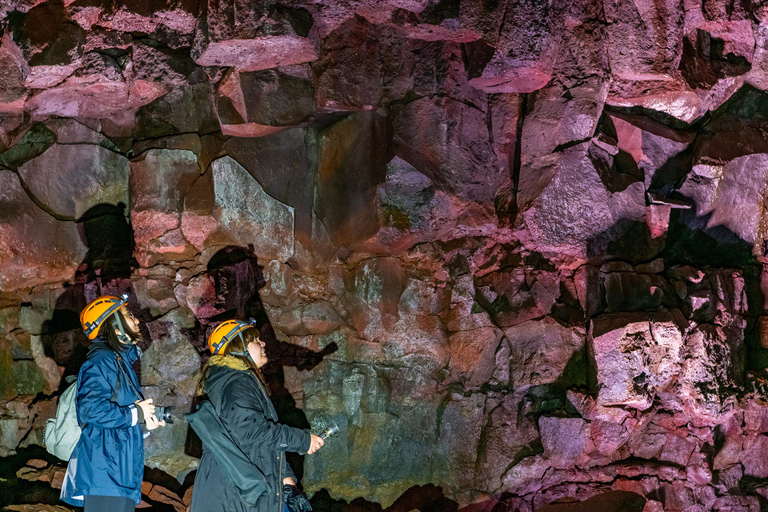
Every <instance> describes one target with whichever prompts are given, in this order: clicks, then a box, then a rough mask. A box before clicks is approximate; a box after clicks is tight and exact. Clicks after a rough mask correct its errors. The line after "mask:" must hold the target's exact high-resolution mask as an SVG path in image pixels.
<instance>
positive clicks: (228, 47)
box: [195, 36, 317, 71]
mask: <svg viewBox="0 0 768 512" xmlns="http://www.w3.org/2000/svg"><path fill="white" fill-rule="evenodd" d="M314 60H317V53H316V51H315V47H314V45H313V44H312V42H311V41H310V40H309V39H306V38H304V37H296V36H271V37H259V38H254V39H231V40H228V41H219V42H214V43H210V44H209V45H208V46H207V47H206V48H205V50H204V51H203V52H202V53H201V54H200V56H199V57H197V58H196V59H195V62H196V63H197V64H198V65H200V66H227V67H234V68H237V69H239V70H241V71H259V70H261V69H271V68H277V67H280V66H292V65H295V64H303V63H305V62H312V61H314Z"/></svg>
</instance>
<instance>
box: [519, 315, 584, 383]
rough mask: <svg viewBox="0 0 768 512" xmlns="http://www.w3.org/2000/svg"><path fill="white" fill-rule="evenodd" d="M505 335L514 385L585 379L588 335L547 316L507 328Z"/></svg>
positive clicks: (581, 380) (576, 381) (578, 381)
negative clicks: (585, 336) (581, 333)
mask: <svg viewBox="0 0 768 512" xmlns="http://www.w3.org/2000/svg"><path fill="white" fill-rule="evenodd" d="M504 334H505V336H506V337H507V339H508V340H509V346H510V374H511V378H512V383H513V384H514V386H516V387H518V386H538V385H541V384H550V383H553V382H563V383H566V382H567V383H569V384H576V383H583V382H585V379H586V361H585V359H584V354H583V350H584V346H585V345H584V337H583V335H580V334H579V333H578V332H574V331H572V330H570V329H568V328H566V327H563V326H562V325H560V324H559V323H557V322H556V321H554V320H552V319H551V318H545V319H544V320H532V321H529V322H525V323H522V324H519V325H516V326H514V327H509V328H506V329H505V330H504Z"/></svg>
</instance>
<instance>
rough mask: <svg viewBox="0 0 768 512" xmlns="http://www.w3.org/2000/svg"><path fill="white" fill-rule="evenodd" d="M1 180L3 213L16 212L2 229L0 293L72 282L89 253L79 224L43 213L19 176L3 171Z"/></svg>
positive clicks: (0, 238) (3, 221)
mask: <svg viewBox="0 0 768 512" xmlns="http://www.w3.org/2000/svg"><path fill="white" fill-rule="evenodd" d="M0 181H2V186H0V191H2V192H0V204H1V205H2V207H1V208H0V210H2V211H4V212H15V215H13V216H11V217H4V218H3V220H2V224H3V229H1V230H0V261H2V262H3V265H2V268H3V270H2V272H0V290H3V291H11V290H17V289H20V288H28V287H31V286H34V285H36V284H41V283H45V282H52V281H67V280H68V279H70V278H71V276H72V275H74V273H75V270H76V269H77V267H78V266H79V265H80V263H81V262H82V261H83V259H84V258H85V255H86V252H87V248H86V247H85V244H84V243H83V241H82V239H81V237H80V235H79V234H78V232H77V226H76V225H75V223H73V222H63V221H59V220H56V219H54V218H53V217H51V216H50V215H49V214H47V213H45V212H44V211H43V210H41V209H40V207H38V206H37V205H36V204H35V203H34V202H32V200H31V199H30V198H29V196H27V194H26V192H25V191H24V189H23V188H22V187H21V183H20V182H19V178H18V176H16V174H15V173H12V172H10V171H0ZM21 248H23V250H20V249H21Z"/></svg>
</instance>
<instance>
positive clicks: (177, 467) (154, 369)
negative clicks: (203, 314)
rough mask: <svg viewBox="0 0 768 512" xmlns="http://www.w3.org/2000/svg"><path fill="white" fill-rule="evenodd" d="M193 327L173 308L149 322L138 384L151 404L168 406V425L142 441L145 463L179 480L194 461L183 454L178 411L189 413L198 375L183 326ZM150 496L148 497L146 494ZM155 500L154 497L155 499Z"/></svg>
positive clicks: (184, 426)
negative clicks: (152, 401) (169, 412)
mask: <svg viewBox="0 0 768 512" xmlns="http://www.w3.org/2000/svg"><path fill="white" fill-rule="evenodd" d="M194 326H195V321H194V317H192V316H191V315H188V314H184V313H183V312H181V310H180V309H175V310H173V311H171V312H169V313H168V314H166V315H165V316H162V317H160V318H159V319H157V320H155V321H152V322H149V323H148V324H147V328H148V330H149V334H150V338H151V340H152V342H151V345H150V346H149V348H148V349H146V350H145V351H144V353H143V355H142V358H141V385H142V388H143V391H144V394H145V396H146V397H147V398H152V399H153V400H154V403H155V405H162V406H171V407H173V412H172V413H171V416H172V418H173V423H172V424H167V425H166V426H164V427H160V428H158V429H157V430H155V431H154V432H152V435H151V436H150V437H148V438H147V441H146V443H145V457H146V465H147V466H149V467H151V468H157V469H162V470H163V471H165V472H166V473H168V474H170V475H172V476H173V477H175V478H179V480H183V478H184V477H185V476H186V473H188V472H189V471H190V470H191V469H193V468H196V467H197V464H198V460H197V459H196V458H194V457H190V456H188V455H185V453H184V447H185V444H186V438H187V430H188V425H187V422H186V421H184V418H183V416H182V414H184V413H187V412H191V410H192V400H193V398H194V396H195V389H196V387H197V384H198V381H199V378H200V355H199V354H198V353H197V350H195V348H194V347H193V346H192V344H191V343H190V341H189V338H188V337H187V336H185V335H184V334H183V333H182V330H183V329H189V328H192V327H194ZM150 499H154V498H152V496H151V495H150ZM156 501H158V500H156Z"/></svg>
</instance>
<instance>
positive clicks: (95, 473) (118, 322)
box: [61, 295, 165, 512]
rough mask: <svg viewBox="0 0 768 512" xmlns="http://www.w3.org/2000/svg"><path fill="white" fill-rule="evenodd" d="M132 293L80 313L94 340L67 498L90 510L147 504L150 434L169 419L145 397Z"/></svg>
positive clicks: (80, 388) (82, 379) (114, 511)
mask: <svg viewBox="0 0 768 512" xmlns="http://www.w3.org/2000/svg"><path fill="white" fill-rule="evenodd" d="M127 301H128V296H127V295H123V296H122V297H113V296H104V297H99V298H98V299H96V300H94V301H93V302H91V303H90V304H88V306H86V308H85V309H84V310H83V311H82V313H80V322H81V324H82V326H83V330H85V333H86V335H87V336H88V338H89V339H93V340H94V341H93V343H92V344H91V348H90V350H89V352H88V357H87V359H86V361H85V362H84V363H83V365H82V366H81V367H80V373H79V374H78V377H77V399H76V407H77V420H78V422H79V423H80V427H81V428H82V430H83V432H82V434H81V435H80V440H79V441H78V443H77V445H76V446H75V450H74V452H72V457H71V458H70V459H69V465H68V466H67V472H66V476H65V477H64V483H63V485H62V488H61V499H62V500H64V501H65V502H67V503H69V504H70V505H75V506H80V507H82V506H84V507H85V512H96V511H100V512H103V511H108V512H126V511H128V512H130V511H133V510H134V509H135V506H136V505H137V504H139V503H141V482H142V480H143V477H144V434H143V433H142V430H141V427H140V424H141V423H142V422H144V425H145V428H146V429H147V430H153V429H155V428H157V427H158V426H160V425H164V424H165V422H158V421H157V418H156V417H155V415H154V412H155V406H154V405H152V399H151V398H150V399H148V400H145V399H144V397H143V396H142V394H141V388H140V387H139V380H138V378H137V377H136V373H135V372H134V371H133V367H132V365H133V363H134V361H136V359H138V358H139V356H140V350H139V348H138V347H137V346H136V342H137V341H138V340H139V323H138V321H137V320H136V318H134V316H133V315H132V314H131V313H130V312H129V311H128V309H127V308H126V307H125V304H126V302H127Z"/></svg>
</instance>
